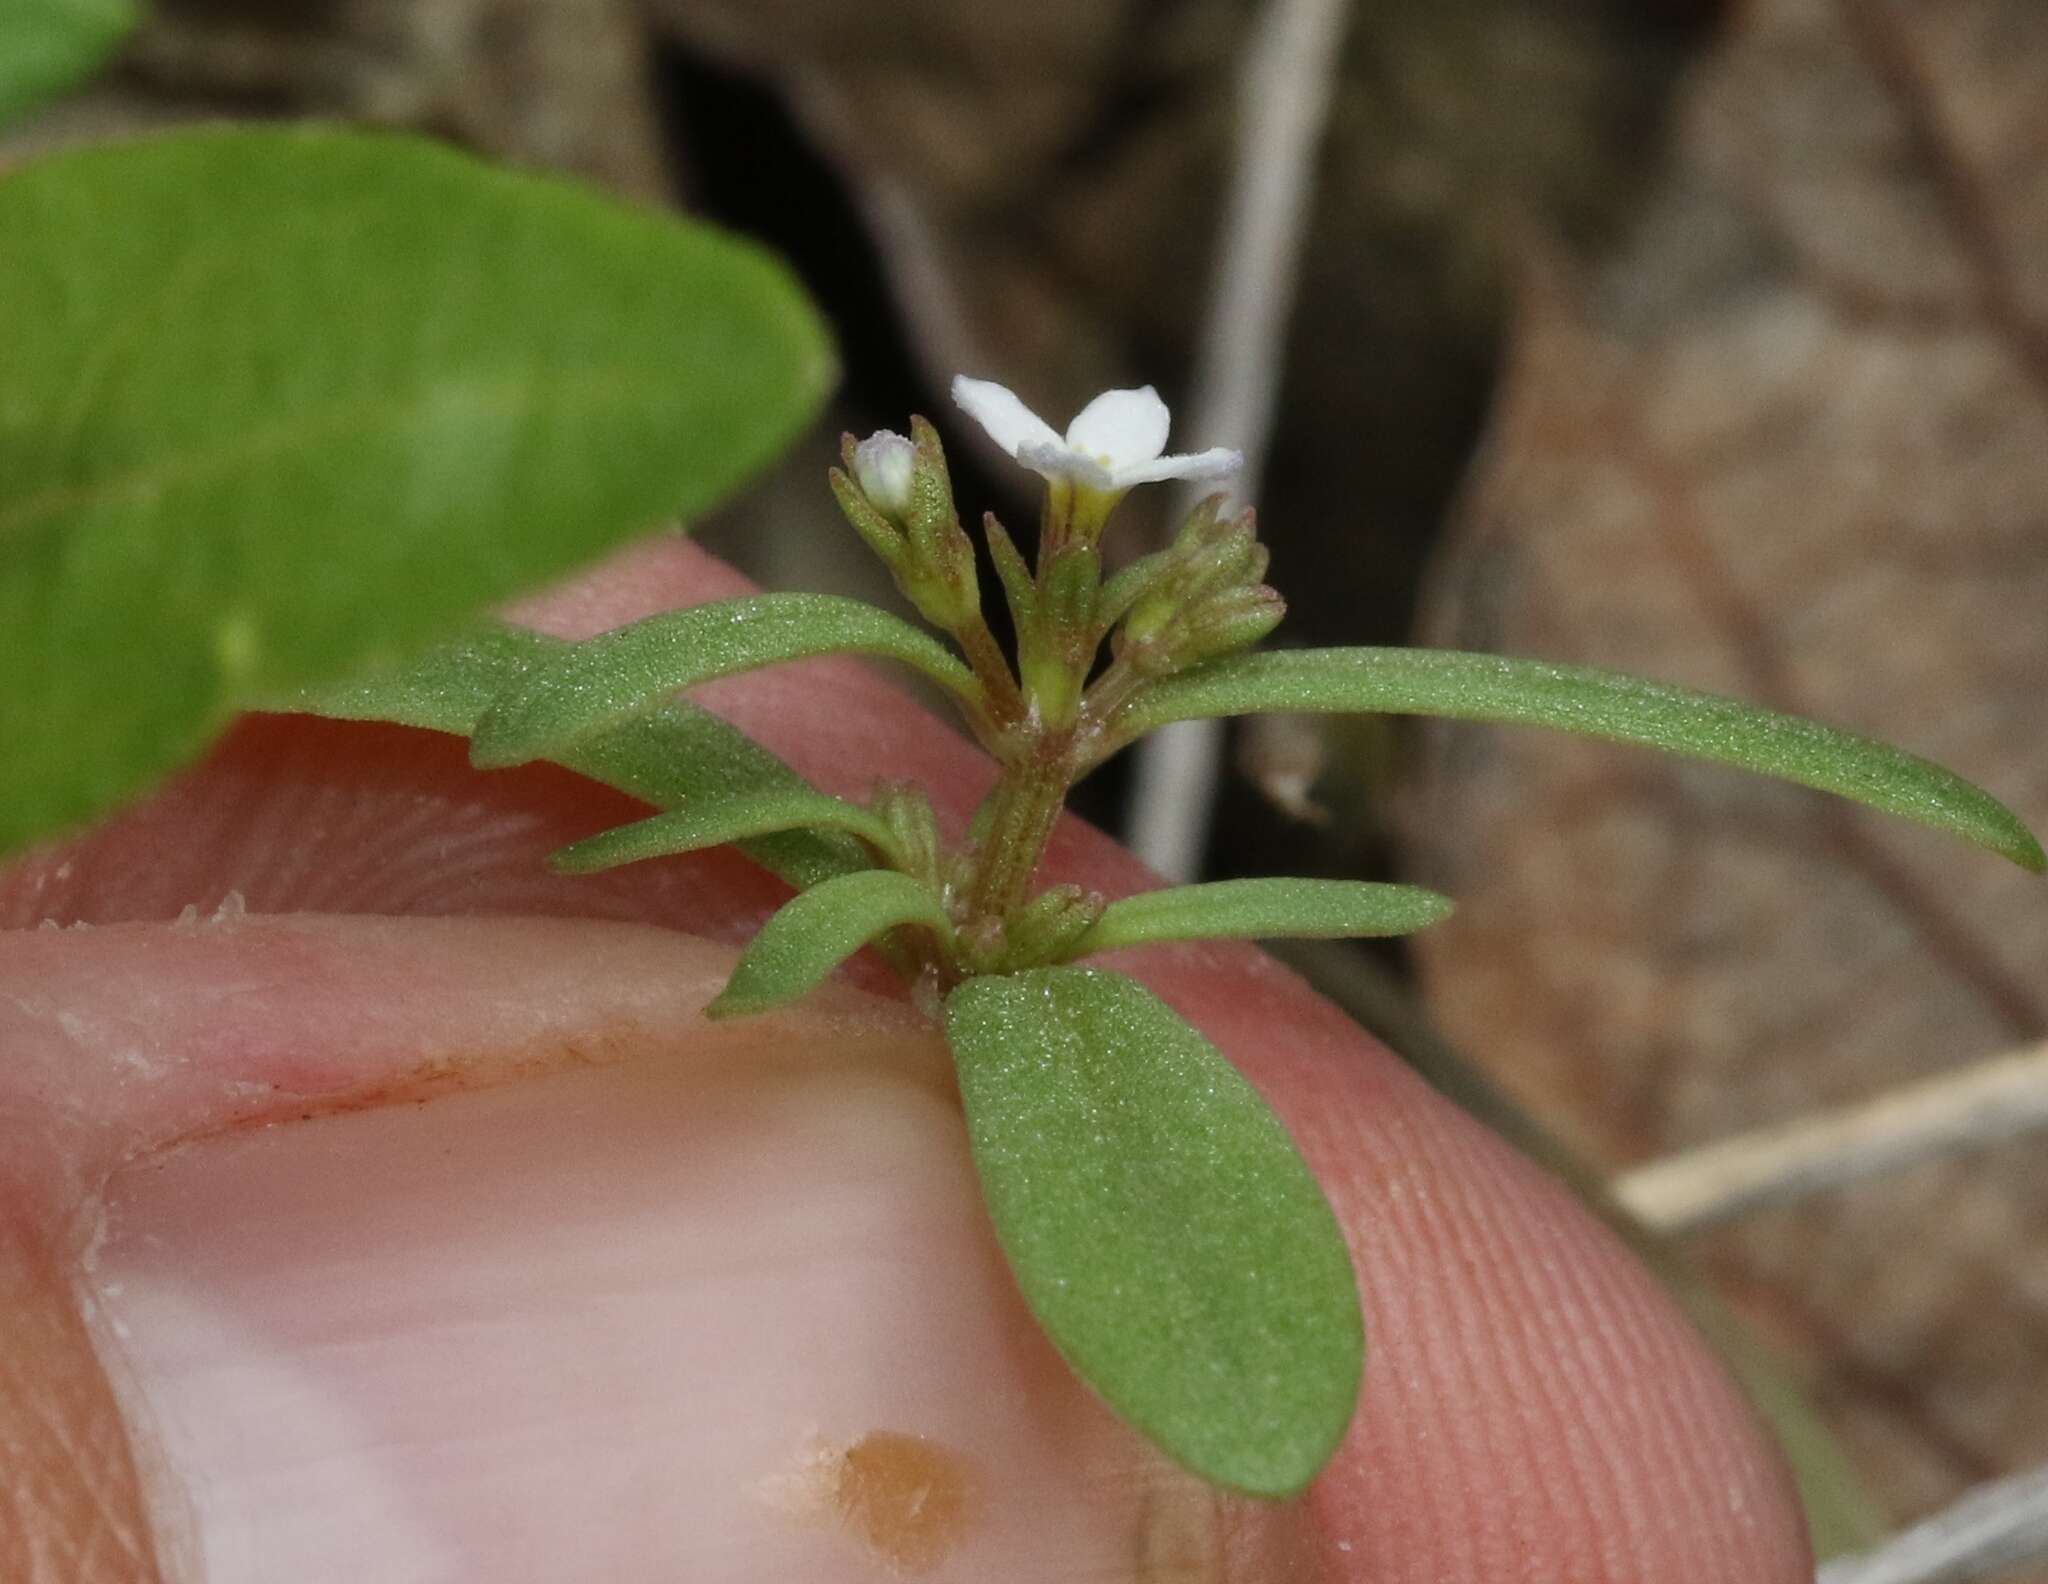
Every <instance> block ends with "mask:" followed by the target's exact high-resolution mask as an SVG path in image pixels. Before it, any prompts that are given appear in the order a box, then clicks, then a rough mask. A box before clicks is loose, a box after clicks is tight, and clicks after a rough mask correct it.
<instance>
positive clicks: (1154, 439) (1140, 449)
mask: <svg viewBox="0 0 2048 1584" xmlns="http://www.w3.org/2000/svg"><path fill="white" fill-rule="evenodd" d="M1167 421H1168V414H1167V411H1166V403H1165V402H1163V401H1161V400H1160V399H1159V392H1157V391H1156V390H1154V389H1153V388H1152V387H1151V386H1150V385H1147V386H1145V387H1144V388H1143V389H1142V390H1113V391H1104V392H1103V393H1102V394H1101V395H1100V396H1098V397H1096V398H1095V400H1093V401H1092V402H1090V403H1089V404H1088V405H1087V406H1086V407H1083V408H1082V409H1081V410H1080V412H1078V413H1076V414H1075V415H1074V421H1073V422H1072V423H1070V424H1068V425H1067V444H1068V445H1070V446H1072V447H1073V448H1074V449H1075V450H1076V451H1083V452H1086V453H1087V454H1088V455H1089V456H1092V457H1101V458H1103V459H1104V460H1105V461H1107V462H1108V463H1109V465H1110V466H1111V467H1112V468H1118V467H1122V466H1124V465H1126V464H1127V463H1135V462H1150V461H1151V460H1152V459H1153V458H1154V457H1156V456H1157V455H1159V453H1160V452H1162V451H1164V450H1165V449H1166V425H1167Z"/></svg>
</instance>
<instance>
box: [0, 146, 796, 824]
mask: <svg viewBox="0 0 2048 1584" xmlns="http://www.w3.org/2000/svg"><path fill="white" fill-rule="evenodd" d="M0 327H4V332H0V333H4V335H5V338H6V346H7V353H6V358H5V360H4V362H0V676H4V677H5V682H4V684H0V741H4V742H5V743H6V744H7V752H6V754H5V755H0V849H5V848H6V847H8V846H11V845H13V844H15V843H18V842H20V841H22V840H24V839H26V838H28V837H31V836H34V835H36V834H39V833H41V832H43V831H45V830H48V829H51V828H53V827H56V826H59V825H62V824H64V823H68V822H71V821H75V820H79V819H82V818H84V817H86V816H88V815H90V814H93V813H95V812H97V811H100V810H102V809H104V808H106V807H107V806H109V805H110V804H111V803H113V802H114V801H116V800H117V799H119V798H120V797H122V796H123V795H125V794H127V793H129V792H132V791H133V790H135V789H136V788H137V787H138V786H140V785H141V784H143V783H144V782H145V781H146V780H147V779H149V778H150V777H152V776H154V775H156V774H159V773H161V772H163V771H164V770H167V769H169V768H170V767H172V766H174V765H175V764H177V763H178V762H179V761H180V760H182V759H184V758H186V757H187V756H189V755H190V754H191V753H193V752H194V751H195V750H196V749H197V748H198V747H199V746H200V745H201V744H202V743H203V742H204V740H205V738H206V737H207V735H208V734H209V733H210V732H211V731H212V730H214V729H215V728H216V727H218V726H219V725H220V724H221V723H222V722H223V721H224V720H225V719H226V718H227V716H228V715H229V714H230V713H231V712H232V711H233V710H234V709H235V707H236V706H237V705H238V704H240V703H242V702H244V701H245V700H247V699H249V698H250V697H251V696H253V695H254V694H256V693H257V692H259V691H272V692H274V691H276V690H278V689H280V688H284V687H289V686H294V685H298V684H302V683H305V682H310V681H315V680H318V679H320V678H321V677H323V676H327V675H334V674H338V673H339V672H341V671H342V670H343V669H345V668H346V667H348V666H349V665H351V664H354V663H358V662H360V661H363V660H366V659H369V658H371V657H375V656H379V655H388V654H394V653H397V652H400V651H402V650H403V649H405V648H407V647H409V646H412V645H414V644H416V643H418V642H419V641H421V640H423V639H424V638H426V637H428V636H429V635H431V634H432V633H433V632H434V631H435V630H436V629H441V628H445V627H447V626H448V625H450V624H451V622H453V621H454V620H455V619H457V618H458V617H459V616H461V615H463V614H465V613H467V612H469V611H472V610H474V609H476V608H477V607H478V606H480V605H483V604H485V603H488V602H489V601H492V600H495V599H499V598H502V597H504V596H505V595H507V594H510V593H512V592H515V591H516V590H519V589H521V588H524V587H527V586H529V585H532V584H534V583H537V582H540V581H542V580H544V579H546V578H548V577H551V576H554V575H556V574H558V573H560V572H562V571H565V570H567V569H568V568H569V567H571V566H573V565H575V564H576V563H578V562H580V561H583V560H587V559H589V558H590V557H592V556H594V555H596V554H597V553H598V552H600V551H602V550H603V549H605V548H607V547H608V546H610V545H612V544H614V543H616V542H618V541H620V540H623V539H625V538H627V537H629V536H631V535H633V534H636V533H641V532H645V531H646V530H647V529H649V528H651V527H653V526H655V525H657V524H658V523H660V522H662V521H664V520H666V519H670V518H673V517H676V516H678V515H682V516H687V515H690V514H692V513H695V512H699V511H701V510H703V509H704V508H706V507H707V506H709V505H710V504H712V503H713V502H714V501H715V500H717V499H718V498H719V497H720V496H722V495H724V494H725V493H727V492H729V491H730V490H731V489H732V488H734V487H735V486H736V485H737V484H739V483H740V482H741V481H742V480H744V479H745V478H746V477H747V476H748V475H749V474H750V473H751V472H753V471H754V470H755V469H756V468H758V467H759V466H761V465H762V464H763V463H764V462H766V461H767V460H768V459H769V458H771V457H773V456H774V455H775V453H776V452H777V451H778V450H779V449H780V448H781V447H782V445H783V444H784V443H785V442H786V441H787V440H788V439H789V438H790V437H791V436H792V435H794V434H795V433H796V432H797V431H798V430H799V429H800V428H801V427H802V426H803V425H804V423H806V422H807V421H808V420H809V418H810V416H811V415H812V413H813V412H814V411H815V410H816V408H817V406H818V403H819V401H820V399H821V397H822V396H823V394H824V391H825V389H826V386H827V384H828V382H829V379H830V377H831V369H832V364H831V355H830V348H829V345H828V342H827V338H826V335H825V332H824V329H823V327H822V325H821V323H820V321H819V319H818V316H817V314H816V313H815V311H814V310H813V309H812V308H811V307H810V305H809V304H808V302H807V301H806V300H805V298H804V296H803V293H802V292H801V291H800V290H799V289H798V287H797V286H796V284H795V283H794V281H793V280H792V279H791V278H790V276H789V275H788V273H787V272H786V271H785V270H783V269H782V268H781V267H780V266H779V265H778V264H776V263H775V262H774V261H773V260H772V259H770V258H769V257H768V256H767V255H765V254H764V253H762V252H760V251H759V250H758V249H756V248H753V247H751V246H748V245H746V244H744V243H741V242H738V241H736V240H734V239H732V238H729V237H725V236H722V235H719V234H717V233H714V232H712V231H710V230H708V229H706V228H704V227H701V226H696V225H690V224H685V223H683V222H680V221H677V220H673V219H669V218H665V217H663V216H661V215H658V214H653V213H647V212H642V211H639V210H635V209H632V208H628V207H626V206H624V205H622V204H618V203H615V202H612V201H610V200H608V199H605V198H602V197H600V196H598V195H597V194H595V193H591V192H587V191H584V190H581V189H578V188H576V187H573V186H570V185H567V184H565V183H561V182H556V181H551V180H546V179H543V178H540V177H536V176H530V175H520V174H515V173H512V172H508V171H501V170H496V169H493V168H491V167H489V166H487V165H484V164H482V163H480V162H478V161H476V160H474V159H471V158H469V157H467V156H465V155H461V154H458V153H455V152H453V151H451V150H448V149H445V148H441V147H438V146H435V145H432V144H428V143H423V142H419V141H416V140H409V139H404V138H399V137H392V136H379V135H372V134H364V133H353V132H340V131H332V130H320V129H304V128H299V129H283V130H277V129H263V130H258V129H247V128H244V129H212V130H207V131H199V132H184V133H178V134H175V135H171V136H167V137H162V138H156V139H151V140H148V141H144V142H140V143H134V144H128V145H121V146H111V147H103V148H96V149H90V150H86V151H83V152H79V153H73V154H67V155H63V156H59V157H56V158H52V159H48V160H44V161H42V162H40V163H37V164H34V165H30V166H26V167H24V168H22V169H20V170H17V171H15V172H13V173H11V174H9V175H7V176H6V177H4V178H0Z"/></svg>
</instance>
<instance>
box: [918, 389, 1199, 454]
mask: <svg viewBox="0 0 2048 1584" xmlns="http://www.w3.org/2000/svg"><path fill="white" fill-rule="evenodd" d="M953 400H954V402H955V403H956V404H958V406H959V408H960V410H961V411H962V412H964V413H966V414H967V416H968V417H970V418H972V419H973V420H974V421H975V422H976V423H978V424H980V425H981V426H982V428H984V429H986V430H987V431H988V437H989V438H990V439H991V440H993V441H995V443H996V444H997V445H999V446H1001V447H1002V448H1003V449H1004V450H1005V451H1007V452H1009V453H1010V455H1011V456H1013V457H1016V458H1017V459H1018V460H1019V461H1022V460H1023V453H1024V447H1026V446H1027V445H1058V444H1059V443H1060V437H1059V434H1058V433H1057V432H1056V431H1055V430H1054V429H1053V426H1052V425H1051V424H1049V423H1047V422H1046V421H1045V420H1044V419H1043V418H1041V417H1039V416H1038V414H1037V413H1035V412H1033V411H1032V410H1031V409H1030V408H1029V407H1026V406H1025V405H1024V404H1023V403H1022V402H1021V401H1019V400H1018V399H1017V396H1016V393H1015V392H1013V391H1012V390H1010V389H1009V387H1008V386H1005V385H998V384H997V383H996V382H995V381H994V380H978V379H969V378H968V377H967V376H966V375H965V374H956V375H954V376H953ZM1153 454H1154V455H1157V454H1158V453H1157V452H1155V453H1153Z"/></svg>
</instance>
